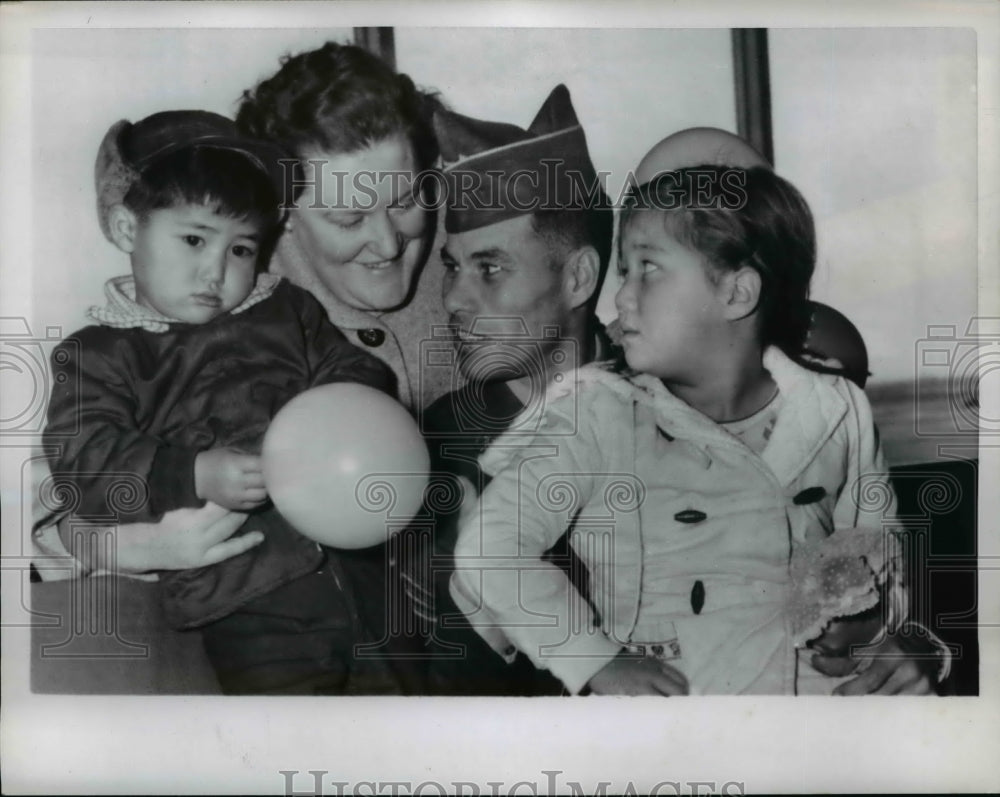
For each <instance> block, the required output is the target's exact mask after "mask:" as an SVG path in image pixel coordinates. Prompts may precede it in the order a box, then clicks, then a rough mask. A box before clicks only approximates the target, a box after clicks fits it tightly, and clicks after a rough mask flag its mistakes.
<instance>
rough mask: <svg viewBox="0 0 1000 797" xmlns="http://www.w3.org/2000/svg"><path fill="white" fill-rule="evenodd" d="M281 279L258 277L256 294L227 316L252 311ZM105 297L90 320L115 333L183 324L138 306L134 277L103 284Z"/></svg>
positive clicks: (251, 293)
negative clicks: (104, 301)
mask: <svg viewBox="0 0 1000 797" xmlns="http://www.w3.org/2000/svg"><path fill="white" fill-rule="evenodd" d="M280 282H281V277H279V276H277V275H276V274H269V273H266V272H265V273H263V274H260V275H259V276H258V277H257V281H256V283H255V284H254V287H253V290H252V291H250V293H249V295H248V296H247V298H246V299H244V300H243V301H242V302H241V303H240V304H239V305H238V306H237V307H235V308H233V309H232V310H230V311H229V313H228V314H227V315H236V314H237V313H242V312H243V311H244V310H246V309H248V308H250V307H253V306H254V305H255V304H257V303H258V302H262V301H263V300H264V299H266V298H267V297H268V296H270V295H271V294H272V293H274V289H275V288H277V287H278V283H280ZM104 296H105V299H106V303H105V305H104V307H97V306H96V305H95V306H94V307H91V308H90V310H88V311H87V318H89V319H90V320H91V321H94V322H95V323H98V324H100V325H101V326H105V327H114V328H116V329H135V328H141V329H145V330H146V331H147V332H166V331H167V330H168V329H169V328H170V325H171V324H181V323H184V322H182V321H178V320H176V319H174V318H170V317H169V316H165V315H163V314H162V313H160V312H158V311H156V310H154V309H152V308H151V307H146V306H144V305H141V304H139V303H138V302H137V301H136V299H135V277H133V276H132V275H131V274H126V275H124V276H121V277H113V278H112V279H109V280H108V281H107V282H106V283H105V284H104Z"/></svg>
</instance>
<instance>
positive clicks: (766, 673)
mask: <svg viewBox="0 0 1000 797" xmlns="http://www.w3.org/2000/svg"><path fill="white" fill-rule="evenodd" d="M633 200H634V201H632V202H631V203H630V205H628V206H626V208H625V210H624V211H623V214H622V222H621V243H620V246H621V251H620V257H619V270H620V273H621V275H622V277H623V279H624V282H623V285H622V287H621V289H620V290H619V292H618V295H617V297H616V305H617V307H618V311H619V314H620V317H619V320H620V323H621V327H622V331H623V340H622V345H623V348H624V354H625V359H626V361H627V363H628V366H630V369H631V370H624V369H619V372H618V373H614V372H612V370H611V369H609V368H599V367H593V366H591V367H587V368H584V369H581V371H580V372H579V373H578V375H577V383H576V384H575V385H563V386H559V385H556V386H555V387H554V388H553V389H551V390H550V393H549V395H547V396H546V397H545V407H544V410H545V414H544V418H543V420H542V423H541V427H540V432H539V434H538V435H535V436H533V437H531V438H530V439H529V440H528V441H525V439H524V438H523V436H522V437H520V438H519V437H518V436H517V435H514V434H510V433H508V434H506V435H504V436H501V437H500V438H499V439H498V440H497V441H496V443H494V445H493V446H492V447H491V448H490V449H489V450H488V451H487V452H486V453H485V454H484V455H483V457H482V459H481V465H482V467H483V470H484V471H486V472H487V473H489V474H491V475H493V481H492V482H491V483H490V485H489V486H488V487H487V488H486V490H485V492H484V493H483V495H482V498H481V501H480V505H479V517H478V518H475V519H474V520H472V521H471V522H467V523H466V524H465V525H464V526H463V529H462V531H461V534H460V538H459V542H458V545H457V548H456V560H458V562H459V570H458V571H457V572H456V574H455V576H454V578H453V581H452V592H453V594H454V597H455V598H456V600H457V601H459V602H460V603H459V605H460V606H463V610H465V611H466V613H467V614H468V615H469V619H470V622H472V623H473V624H474V625H476V626H477V630H479V631H480V633H481V634H483V636H484V637H486V638H487V639H488V640H489V641H490V642H491V644H492V645H493V646H494V647H495V649H497V650H498V651H499V650H504V649H505V644H506V642H507V641H508V640H509V642H511V643H513V645H514V646H515V647H516V648H518V649H520V650H521V651H523V652H524V653H525V654H526V655H527V656H528V657H529V658H531V660H532V661H533V662H534V663H535V664H536V666H539V667H546V668H548V669H550V670H551V671H552V672H553V673H554V674H555V675H556V676H558V677H559V678H560V679H561V680H562V681H563V683H564V684H565V686H566V688H567V689H568V690H569V691H571V692H573V693H579V692H581V691H588V690H590V691H593V692H597V693H623V694H667V695H672V694H684V693H688V692H692V693H730V694H733V693H758V694H761V693H763V694H791V693H795V692H796V691H826V692H827V693H828V692H829V691H830V689H831V688H832V686H833V682H832V681H830V680H829V679H826V680H825V681H824V679H823V677H822V676H819V674H818V673H816V672H815V671H812V670H811V668H809V666H808V661H807V658H806V656H805V655H804V654H803V653H800V654H799V655H796V649H795V644H796V643H802V642H805V641H806V639H805V638H804V637H809V636H813V637H815V636H818V635H819V634H820V632H821V631H822V630H823V629H824V628H825V627H826V626H827V623H828V622H829V621H830V620H832V619H833V618H834V617H837V616H841V615H851V614H855V613H858V612H861V611H862V610H865V609H867V610H869V611H868V614H867V615H865V616H864V617H863V618H860V619H859V620H858V621H857V622H856V623H853V622H843V623H841V624H840V626H839V628H838V634H839V637H838V643H837V644H838V645H843V644H845V642H844V641H845V640H847V642H853V643H855V644H859V645H860V644H864V643H867V642H869V641H870V640H871V639H872V638H873V637H875V636H877V635H878V633H879V631H880V627H881V624H882V622H881V621H882V619H883V618H882V615H883V614H884V612H883V611H879V610H874V611H873V610H872V609H871V607H872V606H873V605H874V604H876V603H877V602H878V601H879V599H880V597H881V596H882V594H883V593H886V594H888V593H890V592H891V593H892V599H891V600H887V601H885V602H884V603H888V604H889V610H888V624H889V625H890V626H892V625H894V624H895V623H896V622H897V619H898V618H901V617H902V616H903V608H904V607H902V605H900V601H899V600H898V599H897V596H898V594H899V593H900V590H898V589H893V590H888V589H886V585H887V584H888V583H889V580H890V576H889V574H890V573H891V570H892V564H893V559H894V553H893V548H892V546H891V545H890V542H889V540H888V539H887V535H884V534H883V532H882V529H883V528H884V523H885V521H886V519H891V518H892V515H893V510H894V498H893V496H892V492H891V489H890V488H889V486H888V483H887V472H886V468H885V465H884V463H883V461H882V457H881V453H880V451H879V448H878V442H877V438H876V435H875V430H874V426H873V422H872V418H871V412H870V409H869V406H868V403H867V401H866V400H865V397H864V394H863V393H862V392H861V390H860V389H859V388H857V387H856V386H855V385H854V384H851V383H849V382H847V381H845V380H844V379H843V378H842V377H839V376H833V375H828V374H817V373H813V372H811V371H807V370H805V369H803V368H802V367H800V366H798V365H797V364H795V363H794V362H792V361H791V360H790V359H789V358H788V357H787V356H786V355H785V354H784V353H783V352H782V349H785V350H788V351H794V352H797V351H798V350H799V348H800V347H801V344H802V337H803V335H804V333H805V329H806V325H807V322H808V309H807V304H806V299H807V294H808V288H809V281H810V278H811V275H812V271H813V265H814V261H815V238H814V232H813V226H812V218H811V214H810V212H809V209H808V206H807V205H806V203H805V201H804V200H803V199H802V197H801V196H800V194H799V193H798V192H797V191H796V190H795V189H794V188H793V187H792V186H791V185H790V184H788V183H787V182H786V181H784V180H783V179H781V178H780V177H777V176H776V175H774V174H773V173H772V172H770V171H768V170H767V169H763V168H751V169H746V170H743V169H732V168H726V167H700V168H697V169H682V170H680V171H678V172H672V173H668V174H666V175H663V176H662V178H658V179H655V180H653V181H651V182H650V183H647V184H645V185H644V186H642V187H640V188H639V189H638V190H637V192H636V194H635V196H634V197H633ZM529 411H535V412H537V408H530V409H529ZM515 428H517V424H515ZM857 527H864V528H866V529H871V530H872V531H871V532H867V531H866V532H862V531H860V530H858V528H857ZM567 528H569V529H570V534H571V541H572V544H573V546H574V548H575V549H576V551H577V552H578V553H579V554H580V556H581V558H583V559H584V561H585V562H586V564H587V566H588V569H589V571H590V583H591V594H590V596H589V599H590V600H589V602H588V601H585V600H584V599H583V598H582V597H581V596H578V595H576V594H575V593H574V592H573V591H572V589H571V587H570V584H569V581H568V579H567V578H566V577H565V575H564V574H563V573H562V572H561V571H559V570H558V569H557V568H555V567H553V566H551V565H549V564H548V563H546V562H544V561H542V559H541V553H542V552H543V551H545V550H546V549H547V548H548V547H549V546H550V545H551V544H552V543H553V542H554V541H555V540H556V539H558V538H559V536H560V535H561V534H562V533H563V532H564V531H565V530H566V529H567ZM480 529H482V531H480ZM830 535H832V536H830ZM799 549H801V550H803V551H805V552H806V553H805V556H806V560H805V564H804V565H801V566H797V567H796V573H797V574H799V573H800V572H801V571H802V570H803V568H804V569H805V570H806V571H807V576H804V577H800V578H798V580H797V581H796V583H795V584H793V583H792V581H791V577H790V560H791V557H792V554H793V552H794V551H796V550H799ZM886 553H888V555H886ZM463 560H464V561H463ZM834 560H835V561H836V565H835V566H834V567H831V568H826V569H825V570H824V569H823V568H824V567H825V566H826V565H827V564H828V563H829V562H831V561H834ZM831 589H832V591H833V592H834V593H835V594H834V596H833V598H834V599H833V600H831V596H830V594H829V593H830V592H831ZM841 589H842V590H843V591H844V595H843V596H839V594H837V593H838V591H839V590H841ZM838 597H844V598H847V599H846V600H837V599H836V598H838ZM796 601H798V602H799V603H802V602H810V603H811V604H814V605H812V606H809V607H804V606H801V605H799V604H798V603H796ZM817 607H818V608H817ZM814 608H815V611H814V610H813V609H814ZM831 612H833V613H831ZM873 616H874V621H873V620H872V617H873ZM823 649H824V650H831V649H832V647H825V648H823ZM507 652H508V655H509V652H510V651H509V649H507ZM806 670H810V671H809V672H806Z"/></svg>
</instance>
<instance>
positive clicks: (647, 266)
mask: <svg viewBox="0 0 1000 797" xmlns="http://www.w3.org/2000/svg"><path fill="white" fill-rule="evenodd" d="M640 266H641V268H642V273H643V274H649V273H650V272H651V271H657V270H658V269H659V266H658V265H656V263H651V262H650V261H648V260H643V261H642V263H641V264H640Z"/></svg>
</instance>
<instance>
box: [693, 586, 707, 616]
mask: <svg viewBox="0 0 1000 797" xmlns="http://www.w3.org/2000/svg"><path fill="white" fill-rule="evenodd" d="M704 605H705V585H704V584H703V583H702V581H701V579H698V580H697V581H695V582H694V586H693V587H692V588H691V611H693V612H694V613H695V614H701V609H702V607H703V606H704Z"/></svg>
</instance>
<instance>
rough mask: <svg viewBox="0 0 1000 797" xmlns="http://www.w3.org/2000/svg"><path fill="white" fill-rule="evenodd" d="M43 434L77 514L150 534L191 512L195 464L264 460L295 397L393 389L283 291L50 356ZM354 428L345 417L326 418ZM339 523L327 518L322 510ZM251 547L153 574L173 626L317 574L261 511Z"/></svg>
mask: <svg viewBox="0 0 1000 797" xmlns="http://www.w3.org/2000/svg"><path fill="white" fill-rule="evenodd" d="M52 362H53V373H55V374H56V378H55V380H54V387H53V390H52V397H51V399H50V403H49V415H48V426H47V428H46V431H45V445H46V451H47V453H48V455H49V460H50V465H51V468H52V472H53V477H54V478H55V480H56V482H55V483H56V484H59V483H60V482H61V483H64V484H65V483H69V484H72V485H73V487H74V488H75V490H76V491H77V492H78V498H77V504H76V506H75V514H76V515H77V516H80V517H89V518H104V519H109V520H112V521H113V522H118V523H134V522H150V521H152V522H155V521H158V520H159V519H160V518H161V517H162V516H163V514H164V513H165V512H168V511H170V510H172V509H178V508H181V507H197V506H201V505H202V504H203V503H204V502H203V501H202V500H200V499H199V498H198V496H197V495H196V493H195V484H194V460H195V457H196V456H197V454H198V453H199V452H201V451H205V450H207V449H210V448H219V447H227V446H232V447H235V448H239V449H241V450H244V451H247V452H250V453H255V454H256V453H259V452H260V446H261V443H262V440H263V436H264V432H265V431H266V429H267V426H268V424H269V423H270V421H271V419H272V418H273V417H274V415H275V414H276V413H277V412H278V410H280V409H281V407H282V406H283V405H284V404H285V403H286V402H287V401H289V400H290V399H292V398H293V397H294V396H296V395H297V394H299V393H301V392H302V391H304V390H307V389H308V388H310V387H314V386H317V385H321V384H326V383H329V382H339V381H350V382H358V383H361V384H365V385H369V386H371V387H375V388H378V389H381V390H385V391H386V392H389V393H394V391H395V377H394V375H393V374H392V372H391V371H390V370H389V369H388V368H387V367H386V366H385V365H384V364H383V363H382V362H381V361H380V360H378V359H376V358H375V357H373V356H371V355H369V354H367V353H365V352H363V351H361V350H360V349H358V348H356V347H355V346H353V345H352V344H351V343H349V342H348V341H347V339H346V338H345V337H344V336H343V335H342V334H341V333H340V331H339V330H338V329H337V328H336V327H335V326H333V324H331V323H330V321H329V320H328V318H327V316H326V313H325V311H324V310H323V308H322V307H321V306H320V304H319V303H318V302H317V301H316V300H315V299H314V298H313V297H312V296H310V295H309V294H308V293H307V292H306V291H304V290H302V289H301V288H297V287H295V286H293V285H292V284H290V283H289V282H287V281H282V282H281V283H280V284H278V286H277V287H276V288H275V289H274V292H273V293H272V294H271V295H270V296H269V297H268V298H266V299H264V300H263V301H260V302H258V303H257V304H255V305H253V306H251V307H249V308H247V309H245V310H243V311H242V312H238V313H235V314H232V313H229V314H225V315H222V316H220V317H218V318H216V319H214V320H213V321H211V322H209V323H207V324H202V325H193V324H183V323H175V324H170V325H169V328H168V329H167V330H166V331H164V332H149V331H146V330H145V329H142V328H138V327H133V328H127V329H117V328H112V327H108V326H89V327H86V328H84V329H82V330H80V331H79V332H77V333H75V334H74V335H71V336H70V337H69V338H68V339H67V340H66V341H64V342H63V343H62V344H60V346H59V347H58V348H57V349H56V350H55V352H54V353H53V360H52ZM330 422H331V423H350V422H351V419H350V418H331V419H330ZM330 515H331V522H332V523H333V522H336V507H331V513H330ZM255 529H256V530H260V531H263V532H264V541H263V542H262V543H260V544H259V545H258V546H257V547H255V548H253V549H251V550H249V551H247V552H245V553H243V554H241V555H239V556H236V557H233V558H231V559H227V560H225V561H223V562H220V563H219V564H216V565H211V566H208V567H200V568H196V569H191V570H180V571H164V572H161V573H160V581H161V584H162V587H163V593H164V601H165V608H166V611H167V616H168V618H169V620H170V621H171V623H172V624H173V625H175V626H176V627H179V628H190V627H195V626H199V625H203V624H205V623H208V622H211V621H212V620H216V619H219V618H221V617H224V616H226V615H227V614H229V613H231V612H233V611H234V610H236V609H237V608H238V607H239V606H241V605H242V604H244V603H245V602H246V601H248V600H250V599H252V598H254V597H257V596H258V595H263V594H265V593H267V592H269V591H271V590H273V589H275V588H276V587H278V586H280V585H281V584H283V583H286V582H288V581H290V580H292V579H294V578H297V577H298V576H301V575H303V574H305V573H308V572H311V571H312V570H314V569H315V568H316V567H318V566H319V564H320V562H321V560H322V558H323V553H322V551H321V550H320V549H319V547H318V546H317V544H316V543H314V542H311V541H310V540H308V539H306V538H305V537H303V536H302V535H300V534H299V533H298V532H296V531H295V530H294V529H293V528H292V527H291V526H290V525H289V524H288V523H287V522H286V521H285V520H284V519H283V518H282V517H281V515H280V514H279V513H278V511H277V510H276V509H275V508H274V507H273V506H272V505H270V504H267V505H265V506H264V507H262V508H260V509H258V510H256V511H254V512H253V513H252V514H251V515H250V517H249V519H248V521H247V522H246V523H245V524H244V526H243V528H242V529H241V532H240V533H244V532H245V531H251V530H255Z"/></svg>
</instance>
